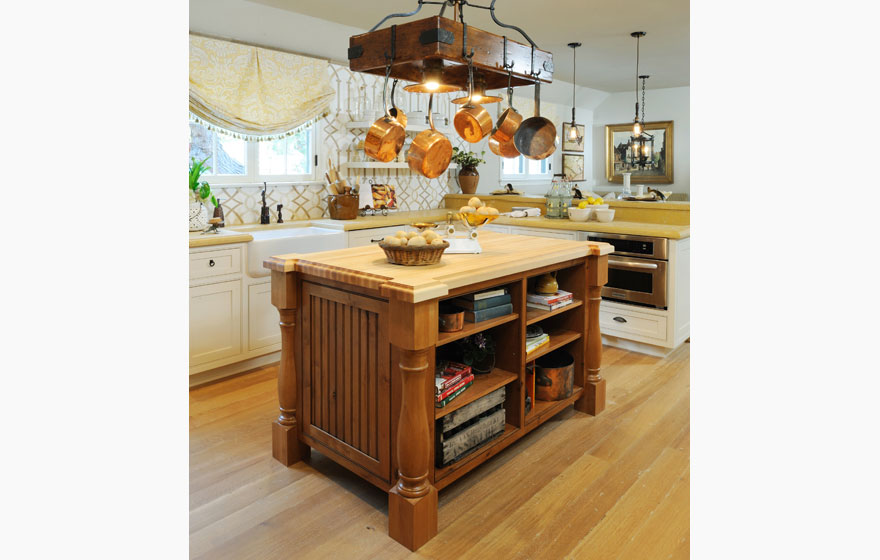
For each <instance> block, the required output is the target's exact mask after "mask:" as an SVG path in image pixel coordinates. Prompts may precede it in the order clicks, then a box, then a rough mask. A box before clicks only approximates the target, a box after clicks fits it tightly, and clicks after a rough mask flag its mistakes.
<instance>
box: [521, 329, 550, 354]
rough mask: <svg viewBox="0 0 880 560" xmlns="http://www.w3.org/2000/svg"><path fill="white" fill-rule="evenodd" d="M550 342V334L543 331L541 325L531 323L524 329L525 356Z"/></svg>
mask: <svg viewBox="0 0 880 560" xmlns="http://www.w3.org/2000/svg"><path fill="white" fill-rule="evenodd" d="M548 344H550V335H548V334H547V333H545V332H544V331H543V330H542V329H541V327H539V326H537V325H531V326H529V328H528V329H526V356H528V355H529V354H531V353H532V352H534V351H535V350H537V349H538V348H543V347H544V346H547V345H548Z"/></svg>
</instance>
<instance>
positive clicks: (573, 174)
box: [562, 154, 584, 181]
mask: <svg viewBox="0 0 880 560" xmlns="http://www.w3.org/2000/svg"><path fill="white" fill-rule="evenodd" d="M562 174H563V175H565V176H566V177H568V179H569V180H570V181H583V180H584V156H582V155H579V154H562Z"/></svg>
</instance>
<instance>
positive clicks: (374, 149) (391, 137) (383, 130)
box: [364, 65, 406, 163]
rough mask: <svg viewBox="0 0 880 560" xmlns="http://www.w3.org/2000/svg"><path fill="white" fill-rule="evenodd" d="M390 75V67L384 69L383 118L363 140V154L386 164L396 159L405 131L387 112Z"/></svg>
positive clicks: (375, 123)
mask: <svg viewBox="0 0 880 560" xmlns="http://www.w3.org/2000/svg"><path fill="white" fill-rule="evenodd" d="M390 75H391V66H390V65H389V66H387V67H386V69H385V85H384V86H383V87H382V105H383V107H384V108H385V116H383V117H382V118H380V119H379V120H377V121H376V122H374V123H373V125H372V126H371V127H370V130H369V132H367V137H366V139H365V140H364V152H365V153H366V154H367V156H369V157H370V158H372V159H374V160H376V161H381V162H382V163H388V162H389V161H391V160H393V159H394V158H396V157H397V154H398V153H400V149H401V148H402V147H403V142H404V140H406V129H404V128H403V127H402V126H401V125H400V123H399V122H397V119H395V118H394V117H392V116H391V114H390V113H389V112H388V97H387V94H388V77H389V76H390Z"/></svg>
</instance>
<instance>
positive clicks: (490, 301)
mask: <svg viewBox="0 0 880 560" xmlns="http://www.w3.org/2000/svg"><path fill="white" fill-rule="evenodd" d="M450 303H452V304H453V305H455V306H457V307H460V308H462V309H464V320H465V321H468V322H470V323H479V322H480V321H487V320H489V319H494V318H496V317H501V316H503V315H509V314H511V313H513V304H512V303H511V302H510V294H508V293H507V290H506V289H504V288H500V289H497V290H489V291H486V292H479V293H476V294H467V295H464V296H461V297H457V298H455V299H453V300H451V301H450Z"/></svg>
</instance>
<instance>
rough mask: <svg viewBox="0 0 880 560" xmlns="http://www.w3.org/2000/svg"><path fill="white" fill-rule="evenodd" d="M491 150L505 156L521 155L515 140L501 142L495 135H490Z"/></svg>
mask: <svg viewBox="0 0 880 560" xmlns="http://www.w3.org/2000/svg"><path fill="white" fill-rule="evenodd" d="M489 150H490V151H491V152H492V153H493V154H495V155H496V156H501V157H503V158H518V157H519V156H520V155H521V154H520V153H519V150H517V149H516V146H515V145H514V144H513V140H508V141H507V142H499V141H498V140H496V139H495V136H494V135H493V136H490V137H489Z"/></svg>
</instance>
